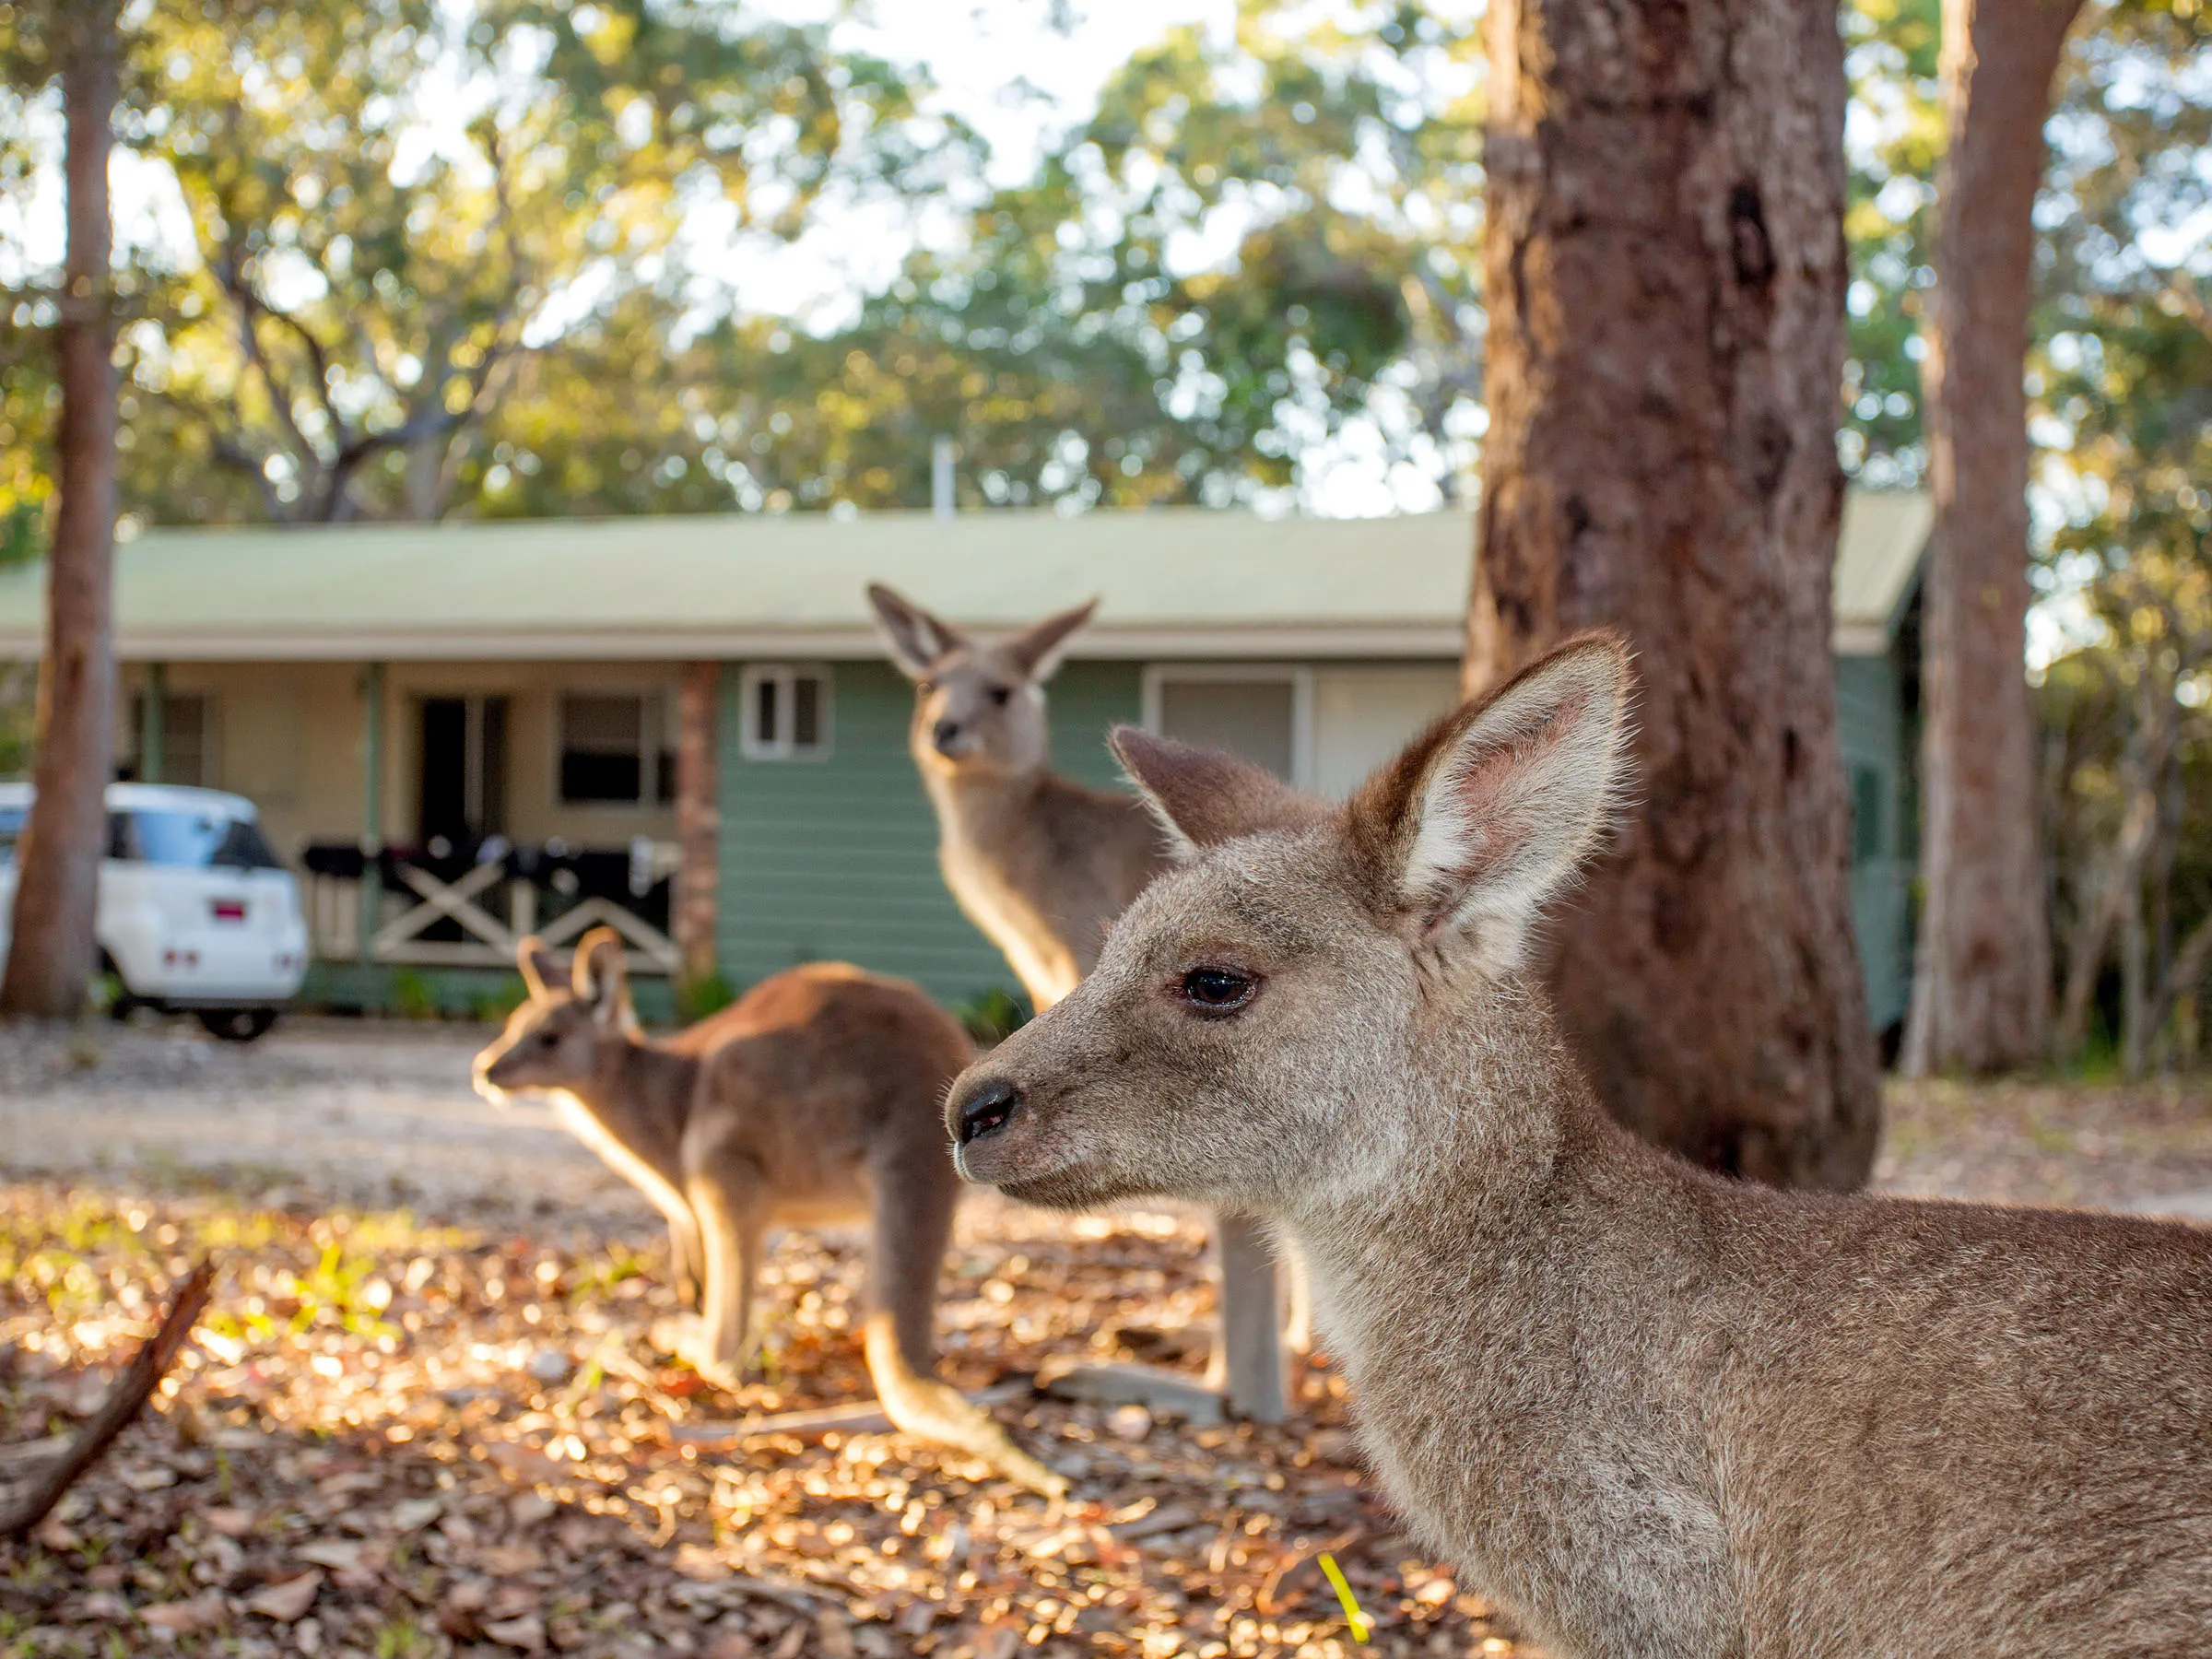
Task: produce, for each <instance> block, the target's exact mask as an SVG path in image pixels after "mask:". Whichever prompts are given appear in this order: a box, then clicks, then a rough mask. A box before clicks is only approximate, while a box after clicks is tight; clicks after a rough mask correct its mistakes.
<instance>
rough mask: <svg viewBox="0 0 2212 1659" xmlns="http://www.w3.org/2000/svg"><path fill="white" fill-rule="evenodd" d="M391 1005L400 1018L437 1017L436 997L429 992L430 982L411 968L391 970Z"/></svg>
mask: <svg viewBox="0 0 2212 1659" xmlns="http://www.w3.org/2000/svg"><path fill="white" fill-rule="evenodd" d="M392 1006H393V1008H394V1011H395V1012H396V1013H397V1014H398V1015H399V1017H400V1018H402V1019H435V1018H438V999H437V998H436V997H435V996H434V995H432V994H431V992H430V982H429V980H428V979H426V978H425V977H424V976H423V975H422V974H421V973H419V972H418V971H416V970H415V969H412V968H400V969H396V970H394V971H393V974H392Z"/></svg>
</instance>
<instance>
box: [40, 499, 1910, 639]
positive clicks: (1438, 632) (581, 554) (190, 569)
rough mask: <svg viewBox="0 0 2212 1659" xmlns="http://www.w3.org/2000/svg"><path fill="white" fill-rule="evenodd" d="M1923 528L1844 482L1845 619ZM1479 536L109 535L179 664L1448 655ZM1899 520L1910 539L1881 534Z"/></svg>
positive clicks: (1095, 522)
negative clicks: (951, 634) (1034, 629)
mask: <svg viewBox="0 0 2212 1659" xmlns="http://www.w3.org/2000/svg"><path fill="white" fill-rule="evenodd" d="M1870 509H1871V511H1870ZM1924 518H1925V514H1924V513H1923V514H1922V516H1921V519H1920V520H1919V521H1914V520H1912V518H1911V517H1910V516H1909V515H1900V514H1897V513H1895V512H1892V511H1890V510H1889V509H1888V507H1887V506H1886V505H1881V504H1878V503H1877V501H1876V499H1875V498H1869V497H1860V496H1854V497H1853V500H1852V503H1851V505H1850V507H1849V508H1848V509H1847V511H1846V513H1845V536H1844V542H1845V547H1844V556H1843V558H1842V559H1841V560H1840V561H1839V568H1838V572H1837V595H1838V600H1839V613H1838V620H1839V622H1840V623H1841V622H1847V621H1848V622H1852V623H1857V622H1861V621H1864V620H1866V619H1870V618H1873V617H1874V616H1875V614H1876V612H1877V609H1878V605H1877V601H1878V600H1879V599H1880V597H1881V595H1882V594H1883V593H1885V592H1888V591H1889V589H1888V585H1887V584H1889V583H1891V582H1893V581H1894V580H1895V579H1896V572H1897V571H1903V572H1904V575H1905V577H1906V578H1909V577H1910V574H1911V571H1912V569H1913V566H1914V561H1915V560H1916V559H1917V555H1918V551H1919V549H1918V545H1917V541H1918V538H1924V535H1925V524H1924ZM1916 523H1917V524H1918V528H1917V530H1915V527H1914V526H1915V524H1916ZM1474 535H1475V528H1474V515H1473V514H1472V513H1471V512H1464V511H1459V512H1436V513H1424V514H1408V515H1405V516H1400V517H1395V518H1382V519H1316V518H1288V519H1262V518H1258V517H1255V516H1253V515H1251V514H1246V513H1236V512H1205V511H1203V510H1197V509H1174V510H1165V511H1155V512H1090V513H1084V514H1079V515H1077V516H1075V517H1072V518H1063V517H1060V516H1058V515H1056V514H1054V513H1051V512H983V513H973V514H967V515H963V516H961V517H959V518H957V519H954V520H951V521H949V522H947V521H940V520H936V519H934V518H932V517H931V516H930V515H928V514H926V513H905V512H887V513H868V514H862V515H860V516H858V517H851V518H837V517H832V516H830V515H828V514H805V515H800V514H792V515H787V516H770V515H761V514H742V515H728V516H700V517H680V518H647V519H635V518H632V519H592V520H559V521H547V522H515V521H493V522H466V523H458V524H356V525H339V526H334V527H329V528H320V529H312V530H288V529H265V528H255V529H243V530H162V531H155V532H152V533H149V534H148V535H144V536H142V537H140V538H139V539H138V540H136V541H135V542H132V543H130V544H128V545H126V546H124V547H122V548H120V549H119V550H118V553H117V574H116V641H117V649H118V651H119V653H121V654H122V655H123V656H124V657H125V658H130V659H145V658H157V659H160V658H166V659H169V660H172V661H191V660H201V661H223V660H260V661H298V660H312V659H328V658H344V659H359V658H365V657H390V658H418V659H419V658H446V659H470V658H525V657H527V658H548V657H569V658H577V657H602V658H650V659H664V660H665V659H672V658H678V657H685V656H742V655H748V654H753V655H759V654H781V655H817V656H825V657H839V656H844V657H850V656H873V655H875V654H877V649H878V647H877V641H876V635H875V631H874V628H873V621H872V618H871V615H870V613H869V611H868V608H867V605H866V601H865V597H864V596H863V592H862V590H863V588H864V587H865V584H866V583H867V582H871V581H878V582H889V583H890V584H891V585H892V586H894V587H897V588H900V589H901V590H902V591H904V592H906V593H908V594H911V595H912V597H913V598H914V599H916V600H917V601H918V602H920V603H921V604H923V605H925V606H928V607H929V608H931V609H932V610H935V611H937V612H939V613H941V614H942V615H944V616H946V617H947V618H953V619H957V620H959V621H961V622H964V623H968V624H971V625H973V626H976V627H979V628H982V629H990V628H992V627H994V626H1009V625H1013V624H1016V623H1020V622H1025V621H1028V620H1030V619H1031V618H1035V617H1037V616H1039V615H1041V614H1043V613H1045V612H1048V611H1051V610H1054V609H1057V608H1059V607H1061V606H1066V605H1069V604H1073V603H1077V602H1079V601H1080V600H1082V599H1085V598H1088V597H1089V596H1090V595H1091V594H1099V595H1100V597H1101V599H1102V601H1103V603H1102V604H1101V605H1100V610H1099V617H1098V620H1097V621H1096V622H1095V623H1094V624H1093V625H1092V626H1091V627H1090V628H1088V629H1085V630H1084V632H1083V633H1082V634H1081V635H1079V636H1077V641H1076V649H1077V651H1078V652H1080V653H1083V654H1087V655H1090V656H1101V657H1104V656H1161V657H1182V656H1246V657H1253V656H1285V657H1290V656H1299V657H1304V656H1323V657H1343V656H1425V657H1439V656H1442V657H1450V656H1456V655H1458V654H1459V651H1460V640H1461V632H1460V629H1461V618H1462V615H1463V613H1464V611H1465V605H1466V597H1467V583H1468V576H1469V568H1470V556H1471V553H1472V549H1473V544H1474ZM1893 535H1910V536H1912V537H1914V538H1915V539H1914V540H1913V544H1912V546H1911V547H1907V548H1892V547H1888V546H1886V545H1885V546H1882V547H1873V546H1872V545H1871V544H1872V542H1873V541H1874V540H1876V539H1879V540H1881V541H1883V542H1885V543H1886V542H1887V539H1888V537H1890V536H1893ZM1861 543H1867V544H1869V545H1868V546H1867V547H1865V548H1862V547H1860V544H1861ZM1898 591H1901V589H1900V590H1898ZM42 608H43V583H42V582H41V578H40V572H39V571H37V570H36V569H35V568H32V569H18V570H15V571H6V572H0V655H16V656H23V655H28V654H30V653H34V652H35V651H36V649H37V641H38V639H39V631H40V619H41V613H42ZM1883 614H1884V615H1885V616H1886V615H1887V613H1883Z"/></svg>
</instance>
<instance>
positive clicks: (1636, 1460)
mask: <svg viewBox="0 0 2212 1659" xmlns="http://www.w3.org/2000/svg"><path fill="white" fill-rule="evenodd" d="M1309 1254H1310V1256H1311V1257H1312V1260H1313V1275H1314V1281H1315V1313H1316V1317H1317V1320H1318V1322H1319V1323H1320V1324H1321V1326H1322V1330H1323V1333H1324V1338H1325V1341H1326V1345H1327V1347H1328V1348H1329V1349H1330V1350H1331V1351H1332V1352H1334V1353H1336V1354H1338V1355H1340V1356H1341V1358H1342V1359H1343V1361H1344V1363H1345V1367H1346V1370H1347V1374H1348V1376H1349V1378H1350V1381H1351V1384H1352V1406H1353V1413H1354V1417H1355V1418H1356V1419H1357V1421H1358V1424H1359V1434H1360V1439H1361V1441H1362V1442H1363V1444H1364V1445H1365V1446H1366V1447H1367V1449H1368V1452H1369V1454H1370V1456H1371V1458H1372V1460H1373V1464H1374V1467H1375V1472H1376V1474H1377V1476H1378V1477H1380V1479H1381V1480H1382V1485H1383V1487H1384V1488H1385V1490H1387V1491H1388V1492H1389V1493H1390V1494H1391V1497H1392V1498H1393V1500H1394V1501H1395V1502H1397V1503H1398V1505H1399V1506H1400V1507H1401V1508H1402V1509H1403V1510H1404V1511H1405V1512H1406V1515H1407V1518H1408V1519H1409V1520H1410V1521H1412V1522H1413V1523H1414V1525H1415V1528H1416V1530H1417V1531H1418V1534H1419V1535H1421V1536H1422V1537H1423V1538H1424V1539H1425V1540H1426V1541H1427V1542H1428V1543H1429V1544H1430V1547H1433V1548H1435V1549H1436V1550H1437V1551H1438V1552H1439V1553H1440V1554H1441V1555H1443V1556H1444V1557H1446V1558H1447V1559H1450V1560H1452V1561H1453V1564H1454V1565H1455V1566H1457V1567H1458V1568H1459V1569H1460V1570H1461V1571H1462V1572H1463V1574H1465V1577H1466V1579H1467V1580H1468V1582H1469V1583H1471V1584H1472V1585H1474V1586H1476V1587H1477V1588H1479V1589H1480V1590H1482V1591H1483V1592H1484V1593H1485V1594H1488V1595H1490V1596H1492V1597H1493V1598H1494V1599H1496V1600H1498V1601H1500V1602H1501V1603H1502V1604H1504V1605H1505V1606H1509V1607H1511V1608H1512V1609H1513V1610H1514V1611H1515V1612H1516V1613H1517V1614H1518V1615H1519V1616H1520V1617H1521V1618H1524V1619H1525V1620H1527V1621H1528V1622H1529V1623H1530V1624H1532V1625H1533V1626H1534V1627H1535V1629H1536V1630H1537V1631H1538V1632H1539V1633H1540V1634H1541V1635H1542V1637H1543V1638H1544V1640H1545V1642H1546V1645H1547V1649H1548V1651H1551V1652H1553V1653H1558V1654H1559V1655H1560V1659H1581V1656H1583V1655H1589V1656H1590V1659H1597V1656H1598V1655H1605V1656H1606V1659H1614V1656H1618V1655H1651V1656H1653V1659H1677V1656H1678V1659H1715V1656H1716V1655H1718V1656H1725V1655H1729V1654H1734V1653H1740V1652H1741V1651H1742V1646H1741V1643H1742V1635H1741V1630H1742V1625H1741V1619H1740V1610H1739V1609H1738V1608H1737V1606H1736V1605H1735V1594H1734V1590H1733V1586H1732V1583H1731V1577H1730V1572H1729V1569H1728V1565H1727V1554H1728V1552H1727V1541H1726V1535H1725V1529H1724V1524H1723V1522H1722V1519H1721V1516H1720V1515H1719V1513H1718V1512H1717V1511H1716V1509H1715V1508H1714V1506H1713V1504H1712V1502H1711V1501H1710V1500H1709V1498H1708V1497H1707V1496H1705V1495H1704V1494H1702V1493H1701V1491H1700V1485H1701V1483H1700V1480H1699V1479H1698V1478H1697V1475H1696V1470H1697V1468H1698V1464H1699V1456H1698V1451H1697V1446H1696V1443H1695V1440H1696V1437H1695V1432H1694V1429H1693V1428H1692V1426H1691V1425H1690V1424H1689V1423H1688V1422H1687V1421H1685V1422H1683V1423H1681V1424H1679V1425H1678V1426H1677V1431H1676V1432H1669V1431H1668V1429H1667V1426H1666V1425H1665V1424H1664V1422H1661V1423H1658V1424H1655V1423H1654V1421H1653V1418H1654V1415H1655V1412H1654V1407H1655V1404H1656V1403H1655V1402H1654V1401H1653V1399H1652V1397H1651V1396H1650V1394H1649V1392H1648V1388H1647V1382H1648V1379H1646V1378H1643V1377H1639V1376H1637V1375H1635V1374H1633V1372H1634V1370H1635V1367H1634V1364H1633V1360H1632V1357H1631V1356H1630V1353H1629V1351H1628V1350H1626V1349H1623V1348H1621V1347H1618V1346H1617V1345H1615V1344H1614V1343H1612V1342H1610V1341H1608V1340H1607V1337H1606V1334H1604V1333H1596V1332H1591V1333H1584V1334H1578V1333H1577V1332H1576V1330H1575V1329H1574V1324H1575V1322H1574V1321H1573V1319H1572V1317H1571V1313H1570V1312H1569V1310H1568V1308H1567V1307H1566V1306H1564V1305H1559V1306H1550V1307H1549V1309H1548V1312H1547V1302H1546V1301H1545V1300H1543V1299H1537V1300H1524V1299H1522V1298H1518V1297H1515V1296H1513V1295H1512V1294H1511V1291H1512V1289H1513V1288H1514V1286H1513V1285H1512V1282H1511V1281H1512V1280H1514V1279H1516V1278H1518V1277H1520V1276H1521V1275H1523V1274H1527V1273H1530V1272H1531V1271H1532V1269H1530V1268H1529V1267H1527V1266H1525V1265H1497V1266H1499V1267H1500V1268H1501V1271H1498V1272H1494V1273H1492V1274H1491V1275H1490V1276H1489V1277H1490V1282H1489V1283H1488V1284H1484V1283H1481V1282H1479V1280H1478V1279H1477V1278H1476V1277H1474V1276H1476V1275H1477V1274H1481V1273H1483V1271H1484V1268H1485V1267H1490V1266H1492V1265H1488V1264H1486V1265H1484V1267H1477V1265H1474V1264H1471V1263H1462V1264H1459V1265H1457V1267H1456V1271H1455V1274H1454V1275H1453V1277H1456V1279H1457V1281H1458V1282H1457V1283H1456V1284H1455V1285H1452V1286H1442V1285H1436V1284H1430V1285H1428V1286H1426V1287H1424V1284H1423V1282H1422V1281H1423V1277H1424V1276H1423V1275H1422V1274H1421V1273H1419V1272H1418V1271H1415V1272H1404V1273H1394V1272H1387V1271H1383V1272H1378V1271H1377V1270H1376V1268H1375V1266H1374V1265H1372V1264H1360V1265H1350V1264H1347V1263H1346V1262H1345V1261H1344V1260H1343V1259H1342V1258H1340V1257H1339V1258H1336V1259H1331V1253H1330V1252H1329V1251H1328V1250H1327V1249H1326V1247H1325V1246H1324V1247H1323V1248H1321V1249H1319V1250H1315V1249H1314V1248H1313V1247H1312V1246H1311V1245H1310V1246H1309ZM1536 1277H1541V1273H1540V1270H1537V1271H1536ZM1500 1278H1502V1279H1504V1280H1506V1281H1508V1282H1507V1283H1505V1284H1503V1285H1501V1284H1500V1282H1499V1280H1500ZM1500 1289H1504V1290H1506V1291H1507V1292H1508V1294H1505V1295H1502V1296H1501V1295H1500V1294H1499V1291H1500ZM1553 1300H1556V1301H1558V1302H1559V1303H1561V1304H1564V1303H1565V1302H1566V1301H1567V1300H1569V1299H1566V1298H1559V1299H1553ZM1656 1415H1658V1416H1660V1417H1662V1418H1663V1417H1664V1415H1665V1414H1664V1408H1659V1409H1658V1410H1657V1412H1656ZM1655 1430H1656V1431H1655Z"/></svg>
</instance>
